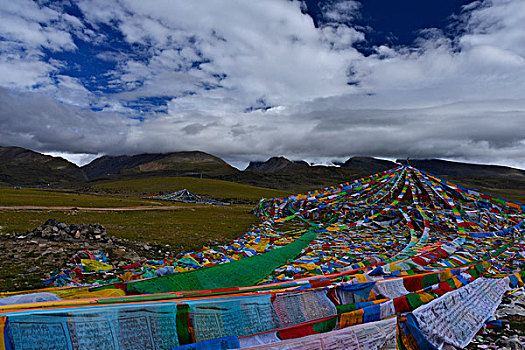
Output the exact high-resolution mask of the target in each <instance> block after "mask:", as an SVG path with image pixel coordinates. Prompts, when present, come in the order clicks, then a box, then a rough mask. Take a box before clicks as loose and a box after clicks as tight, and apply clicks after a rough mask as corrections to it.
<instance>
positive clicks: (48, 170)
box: [0, 147, 87, 187]
mask: <svg viewBox="0 0 525 350" xmlns="http://www.w3.org/2000/svg"><path fill="white" fill-rule="evenodd" d="M86 180H87V177H86V175H85V174H84V172H83V171H82V169H80V168H79V167H78V166H77V165H76V164H73V163H71V162H69V161H67V160H65V159H63V158H60V157H52V156H48V155H44V154H41V153H38V152H34V151H31V150H28V149H25V148H21V147H0V183H4V184H8V185H18V186H36V187H44V186H64V185H75V184H78V183H83V182H85V181H86Z"/></svg>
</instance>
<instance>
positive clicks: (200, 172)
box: [0, 147, 525, 191]
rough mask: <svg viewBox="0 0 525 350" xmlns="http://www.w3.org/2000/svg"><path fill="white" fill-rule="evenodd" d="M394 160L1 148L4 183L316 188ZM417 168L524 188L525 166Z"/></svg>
mask: <svg viewBox="0 0 525 350" xmlns="http://www.w3.org/2000/svg"><path fill="white" fill-rule="evenodd" d="M403 162H405V161H401V160H397V161H396V162H392V161H388V160H383V159H377V158H372V157H351V158H349V159H348V160H347V161H346V162H344V163H340V164H337V166H321V165H310V164H308V163H307V162H305V161H302V160H299V161H292V160H289V159H287V158H285V157H272V158H270V159H268V160H266V161H264V162H260V161H253V162H250V164H249V165H248V167H247V168H246V169H245V170H244V171H241V170H238V169H236V168H234V167H232V166H231V165H229V164H228V163H227V162H225V161H224V160H222V159H221V158H219V157H216V156H213V155H211V154H208V153H204V152H200V151H186V152H172V153H163V154H162V153H152V154H139V155H131V156H128V155H122V156H102V157H100V158H97V159H95V160H93V161H92V162H91V163H89V164H87V165H84V166H82V167H78V166H77V165H75V164H73V163H71V162H69V161H67V160H65V159H63V158H59V157H52V156H48V155H43V154H40V153H38V152H34V151H31V150H27V149H24V148H20V147H0V185H10V186H13V185H14V186H36V187H48V186H49V187H81V186H89V184H92V183H97V182H105V181H116V180H120V179H133V178H144V177H159V176H191V177H205V178H214V179H221V180H227V181H232V182H237V183H244V184H249V185H256V186H261V187H270V188H277V189H284V190H291V191H302V190H307V189H312V188H318V187H323V186H328V185H333V184H336V183H341V182H345V181H350V180H353V179H355V178H358V177H363V176H367V175H370V174H373V173H377V172H380V171H384V170H387V169H391V168H393V167H396V166H398V164H399V163H403ZM409 162H410V164H411V165H413V166H415V167H416V168H418V169H420V170H422V171H424V172H428V173H431V174H433V175H436V176H441V177H445V178H449V179H451V180H458V181H459V182H464V183H467V184H470V185H477V186H481V187H495V188H515V189H525V171H523V170H520V169H515V168H510V167H505V166H496V165H478V164H469V163H461V162H451V161H445V160H439V159H414V160H410V161H409Z"/></svg>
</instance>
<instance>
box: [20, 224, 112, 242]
mask: <svg viewBox="0 0 525 350" xmlns="http://www.w3.org/2000/svg"><path fill="white" fill-rule="evenodd" d="M25 238H29V239H32V238H44V239H48V240H51V241H75V240H96V241H100V242H108V241H109V240H110V239H109V237H108V235H107V232H106V228H105V227H104V226H102V225H101V224H94V225H87V224H80V225H77V224H71V225H68V224H65V223H63V222H57V221H56V220H55V219H49V220H47V221H46V222H45V223H44V224H43V225H41V226H38V227H37V228H35V229H34V230H32V231H31V230H29V231H27V232H26V234H25Z"/></svg>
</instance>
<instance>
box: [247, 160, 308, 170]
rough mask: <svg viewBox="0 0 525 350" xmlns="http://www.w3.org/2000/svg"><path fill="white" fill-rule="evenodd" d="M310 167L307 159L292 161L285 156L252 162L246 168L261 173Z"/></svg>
mask: <svg viewBox="0 0 525 350" xmlns="http://www.w3.org/2000/svg"><path fill="white" fill-rule="evenodd" d="M308 167H310V165H309V164H308V163H307V162H305V161H291V160H288V159H286V158H284V157H272V158H270V159H268V160H267V161H265V162H250V164H248V167H247V168H246V169H245V170H251V171H259V172H261V173H283V172H290V171H297V170H304V169H307V168H308Z"/></svg>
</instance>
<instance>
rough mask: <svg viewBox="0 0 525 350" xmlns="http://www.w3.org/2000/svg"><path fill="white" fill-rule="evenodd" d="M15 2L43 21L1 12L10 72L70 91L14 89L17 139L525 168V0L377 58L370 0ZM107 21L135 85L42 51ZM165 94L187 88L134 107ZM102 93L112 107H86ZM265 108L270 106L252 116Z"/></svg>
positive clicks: (471, 12)
mask: <svg viewBox="0 0 525 350" xmlns="http://www.w3.org/2000/svg"><path fill="white" fill-rule="evenodd" d="M14 3H17V4H16V5H14ZM6 4H7V3H6ZM7 5H8V6H6V7H5V8H6V10H5V11H4V12H2V14H1V16H2V19H4V17H5V18H7V19H8V21H10V22H6V23H24V21H26V22H31V23H36V24H33V25H30V24H28V25H27V26H26V27H24V28H22V29H17V30H11V29H9V28H7V27H5V26H4V27H2V26H1V25H0V33H2V35H4V36H6V37H7V38H8V42H4V43H2V44H1V45H3V46H2V53H1V54H0V85H2V86H5V87H9V88H25V89H30V88H31V87H32V86H34V85H37V84H38V85H42V87H39V89H40V91H41V92H46V93H47V94H48V95H52V96H54V97H55V98H56V99H58V100H59V101H62V102H64V103H65V104H58V103H54V102H53V101H52V100H51V99H49V98H47V97H42V96H39V95H37V94H28V95H25V94H17V93H13V92H10V91H7V90H0V100H1V101H3V103H5V105H4V106H0V126H1V127H2V128H1V129H2V130H1V131H0V137H1V139H2V140H3V141H2V142H9V143H13V144H14V143H17V142H18V144H20V145H22V146H27V147H31V148H40V149H42V150H46V151H55V152H66V153H67V152H79V153H93V154H98V153H102V152H107V153H112V154H117V153H140V152H158V151H163V152H168V151H176V150H188V149H201V150H204V151H208V152H210V153H214V154H217V155H220V156H224V157H227V158H228V159H229V160H232V161H235V162H243V161H246V160H250V159H259V160H261V159H265V158H267V157H268V156H271V155H277V154H282V155H286V156H288V157H290V158H292V159H298V158H305V159H308V160H316V161H331V160H343V159H345V158H347V157H348V156H351V155H356V154H360V155H376V156H383V157H391V158H395V157H406V156H410V157H444V158H449V159H452V158H453V159H461V160H469V161H485V162H491V163H495V162H496V163H500V164H509V165H514V166H517V165H518V166H520V167H522V168H525V161H524V160H523V154H524V151H525V149H524V146H525V144H524V142H525V141H524V140H525V136H524V135H525V129H524V123H523V120H525V98H524V97H523V91H525V60H524V59H525V4H524V3H523V1H522V0H501V1H497V2H496V1H493V2H492V1H485V2H483V3H478V4H476V5H475V6H474V5H472V6H469V7H466V8H465V9H464V12H463V13H462V14H460V15H459V17H458V18H457V26H458V33H459V34H458V35H457V37H456V38H448V37H446V36H445V35H444V34H443V33H442V32H441V31H440V30H437V29H432V28H427V29H426V30H423V31H421V37H420V38H419V39H418V40H417V47H413V48H406V47H404V48H403V47H402V48H399V47H389V46H387V45H384V46H381V47H378V48H376V54H374V55H371V56H367V57H365V56H363V55H362V54H361V53H359V52H358V51H356V50H355V49H354V48H353V44H355V43H356V42H360V41H363V40H366V35H365V34H364V33H362V32H361V31H359V30H358V29H356V28H352V27H351V26H350V25H349V24H348V20H351V19H352V18H354V17H355V16H358V15H359V13H358V11H359V5H358V2H355V1H334V2H332V3H331V6H330V7H325V8H324V9H323V10H324V11H325V12H324V17H323V18H324V21H323V23H322V24H321V26H320V27H319V28H316V27H315V26H314V25H313V21H312V19H311V18H310V17H309V16H308V15H305V14H303V13H302V12H301V9H300V6H301V5H300V3H299V2H297V1H283V0H268V1H264V2H246V1H244V0H231V1H227V2H225V1H222V0H209V1H206V2H201V1H191V2H182V1H179V2H174V1H172V0H159V1H156V2H155V5H154V6H153V5H152V4H151V3H150V2H145V1H141V0H121V1H115V2H107V1H104V0H89V1H88V0H85V1H81V2H79V7H80V9H81V10H82V13H83V14H84V19H83V21H84V22H80V21H78V20H75V18H74V17H72V16H69V15H65V14H61V13H60V11H57V10H56V9H54V8H46V7H44V6H42V5H40V7H39V6H38V5H35V4H34V3H29V2H26V1H21V2H20V4H18V2H10V3H9V4H7ZM35 6H36V7H35ZM24 11H25V13H22V12H24ZM17 21H18V22H17ZM343 22H345V23H343ZM44 23H45V24H46V25H44ZM55 23H57V24H55ZM85 23H89V24H90V26H91V27H92V28H93V30H91V29H88V28H87V27H86V26H84V24H85ZM102 24H105V25H108V26H112V27H113V29H115V30H118V31H120V32H121V33H122V35H123V38H124V40H125V41H126V43H127V44H130V45H134V46H133V47H134V48H136V51H133V52H116V51H111V52H98V53H97V57H98V58H100V59H104V60H106V61H107V62H116V63H117V66H116V68H115V70H114V71H112V72H110V73H109V76H110V77H111V79H112V80H111V81H110V85H111V86H112V87H115V88H124V91H123V92H120V93H115V94H105V95H102V96H100V97H97V98H95V97H94V96H93V94H92V93H91V92H89V91H88V90H87V89H86V88H85V87H84V86H83V85H82V82H81V81H80V80H78V79H77V78H73V77H68V76H65V75H63V74H62V75H61V74H59V73H58V70H59V68H60V67H61V65H63V64H67V62H58V61H52V62H50V63H48V62H44V61H42V48H48V49H51V50H75V45H74V43H73V41H72V39H71V38H72V37H75V36H76V37H77V38H79V39H81V40H83V39H82V38H84V39H87V38H90V39H93V40H95V41H96V42H103V41H104V40H105V39H107V38H106V37H105V34H104V33H102V32H99V31H97V28H100V27H101V26H102ZM22 47H23V48H26V51H25V52H23V51H22V50H21V48H22ZM4 48H5V49H4ZM50 75H54V78H56V79H53V80H52V81H50ZM347 83H350V84H347ZM158 96H175V98H173V99H172V100H171V101H169V102H168V106H167V113H166V114H151V115H149V116H146V117H147V118H146V120H145V121H144V122H142V123H139V122H136V121H130V119H127V118H125V115H132V114H133V110H132V109H130V108H129V107H126V102H129V101H134V100H136V99H139V98H144V97H158ZM95 100H96V103H97V105H98V106H103V107H104V111H103V112H92V111H89V110H85V109H82V108H79V107H85V106H88V105H90V103H93V101H95ZM37 102H38V103H37ZM72 105H76V106H72ZM250 106H254V107H264V108H269V109H268V110H267V111H261V110H255V111H252V112H250V113H244V111H245V110H246V109H247V108H248V107H250ZM113 112H119V113H113ZM49 130H54V131H57V130H59V131H61V132H62V133H61V134H58V135H53V136H52V137H51V136H50V131H49Z"/></svg>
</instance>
